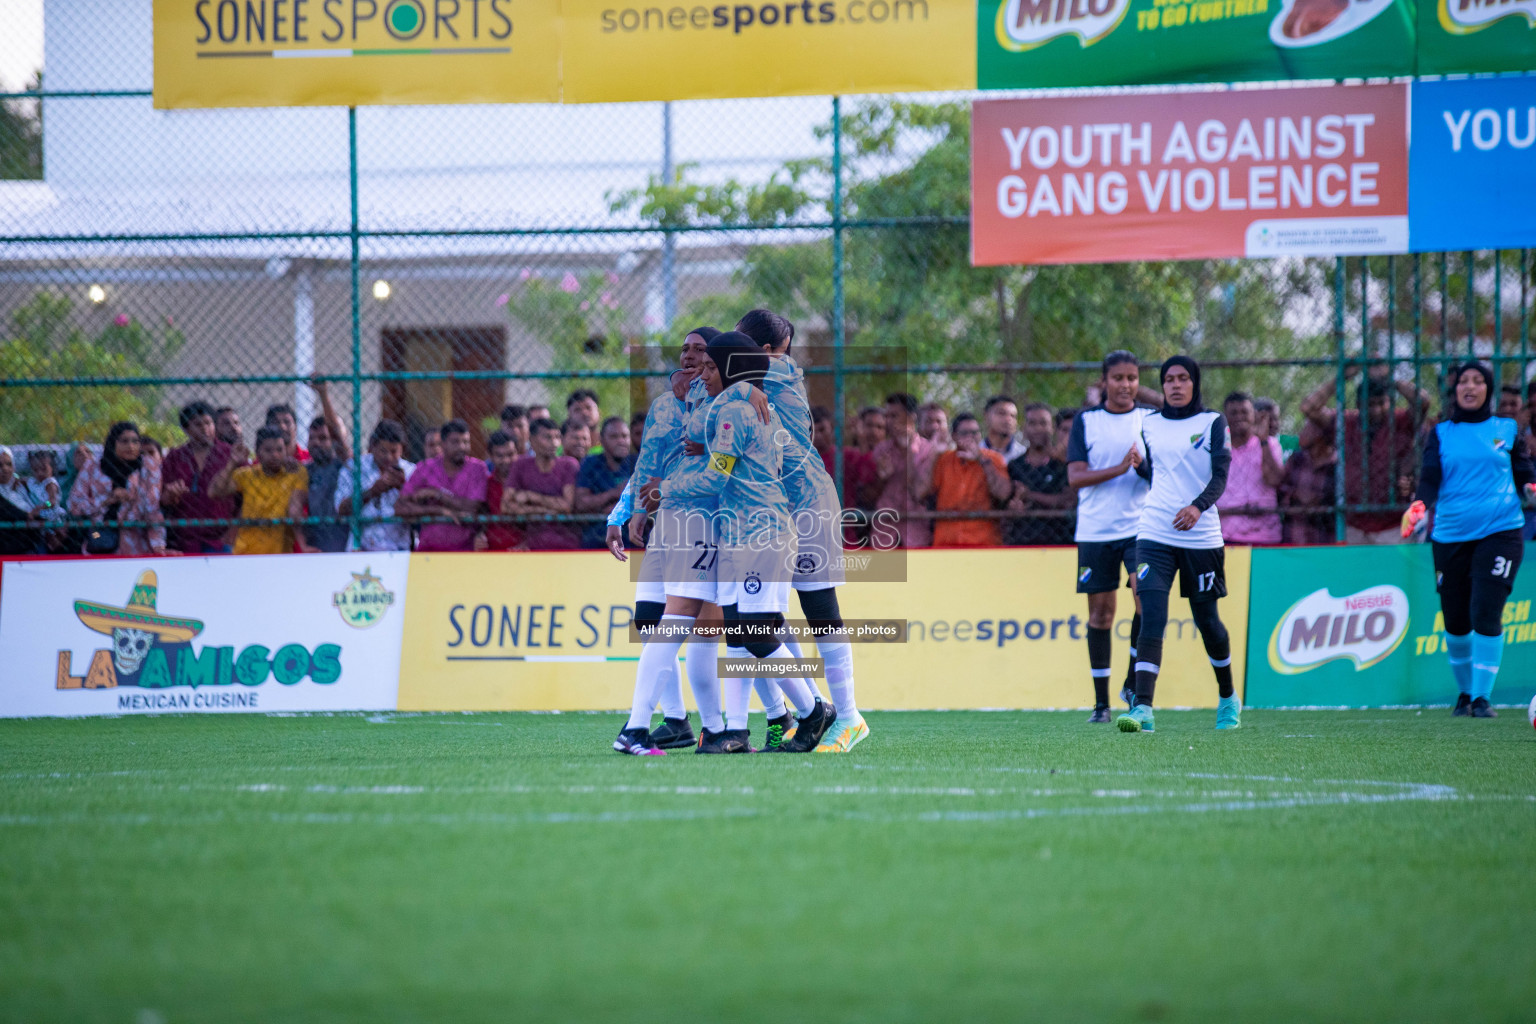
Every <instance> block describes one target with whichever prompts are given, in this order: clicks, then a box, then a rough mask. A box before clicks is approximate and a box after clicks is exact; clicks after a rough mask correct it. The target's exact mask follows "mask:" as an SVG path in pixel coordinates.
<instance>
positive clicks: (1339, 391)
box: [1333, 256, 1349, 543]
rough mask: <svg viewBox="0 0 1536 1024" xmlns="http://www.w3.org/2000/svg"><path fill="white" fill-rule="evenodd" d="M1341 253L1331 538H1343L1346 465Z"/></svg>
mask: <svg viewBox="0 0 1536 1024" xmlns="http://www.w3.org/2000/svg"><path fill="white" fill-rule="evenodd" d="M1345 270H1346V267H1345V263H1344V257H1342V256H1337V257H1335V258H1334V261H1333V346H1334V360H1335V361H1334V366H1333V375H1334V404H1335V406H1336V407H1337V415H1335V416H1334V419H1333V447H1334V451H1335V452H1337V455H1336V459H1337V462H1336V463H1335V465H1337V466H1338V470H1337V471H1336V472H1335V473H1334V474H1333V539H1334V540H1336V541H1339V542H1341V543H1342V542H1343V540H1344V474H1345V473H1347V472H1349V467H1348V466H1347V465H1345V463H1344V358H1345V357H1344V301H1345V293H1344V286H1345V285H1344V275H1345Z"/></svg>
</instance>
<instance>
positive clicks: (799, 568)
mask: <svg viewBox="0 0 1536 1024" xmlns="http://www.w3.org/2000/svg"><path fill="white" fill-rule="evenodd" d="M815 571H816V556H815V555H813V554H811V553H810V552H809V551H807V552H804V553H803V554H800V555H796V556H795V572H797V573H799V574H800V575H801V576H806V575H809V574H810V573H813V572H815Z"/></svg>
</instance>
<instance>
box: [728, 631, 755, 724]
mask: <svg viewBox="0 0 1536 1024" xmlns="http://www.w3.org/2000/svg"><path fill="white" fill-rule="evenodd" d="M725 656H726V657H727V658H730V659H731V660H732V661H735V660H737V659H741V660H746V659H747V658H750V657H752V655H750V654H748V653H747V649H746V648H745V647H727V648H726V649H725ZM720 685H721V687H722V688H723V689H724V690H725V727H726V728H727V729H745V728H746V727H747V701H748V700H750V699H751V697H752V680H751V679H722V680H720Z"/></svg>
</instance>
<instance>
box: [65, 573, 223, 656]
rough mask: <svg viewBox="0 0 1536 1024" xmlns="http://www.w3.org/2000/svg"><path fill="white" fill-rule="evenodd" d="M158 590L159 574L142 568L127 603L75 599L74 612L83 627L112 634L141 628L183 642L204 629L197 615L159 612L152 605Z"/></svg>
mask: <svg viewBox="0 0 1536 1024" xmlns="http://www.w3.org/2000/svg"><path fill="white" fill-rule="evenodd" d="M159 590H160V579H159V577H158V576H156V575H155V571H154V570H153V569H145V570H144V571H143V572H141V573H139V578H138V580H137V581H136V582H135V583H134V584H133V594H132V595H131V596H130V597H129V598H128V604H127V605H126V606H124V607H122V608H115V607H113V606H112V605H108V604H96V603H95V602H93V601H76V602H75V614H76V615H78V616H79V617H80V621H81V622H83V623H85V625H86V628H88V629H93V630H95V631H96V632H98V633H106V634H108V635H111V633H112V631H113V630H114V629H142V630H144V631H145V632H146V633H154V634H156V635H158V636H159V637H160V639H161V640H164V641H165V642H167V643H173V644H176V643H181V644H184V643H186V642H187V641H189V640H191V639H192V638H193V637H195V636H197V634H199V633H201V632H202V631H203V624H202V623H201V622H199V621H198V620H197V619H173V618H169V617H168V616H165V615H161V614H160V613H159V612H158V611H157V610H156V609H155V597H156V595H157V594H158V592H159Z"/></svg>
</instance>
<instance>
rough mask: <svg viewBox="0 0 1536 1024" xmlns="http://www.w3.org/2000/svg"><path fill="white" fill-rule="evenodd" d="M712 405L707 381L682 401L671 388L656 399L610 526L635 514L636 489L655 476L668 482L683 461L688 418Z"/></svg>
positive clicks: (698, 382)
mask: <svg viewBox="0 0 1536 1024" xmlns="http://www.w3.org/2000/svg"><path fill="white" fill-rule="evenodd" d="M708 404H709V391H708V390H707V389H705V387H704V381H703V380H702V379H700V378H698V377H695V378H694V380H693V383H692V384H690V385H689V386H688V393H687V394H686V395H685V396H684V398H683V400H682V401H681V402H679V401H678V400H677V396H676V395H674V394H672V389H671V388H670V387H668V388H667V390H665V391H663V392H662V393H661V394H660V395H657V396H656V400H655V401H653V402H652V403H651V407H650V409H649V410H647V411H646V414H645V435H644V436H643V437H642V438H641V439H640V454H639V456H638V457H637V458H636V459H635V468H634V472H632V473H631V474H630V477H629V484H628V486H626V487H625V488H624V491H623V493H621V494H620V495H619V500H618V502H617V504H615V505H614V506H613V509H612V510H611V511H610V512H609V513H608V525H609V526H619V525H622V524H623V523H627V522H629V518H630V516H632V515H634V508H635V490H636V489H637V488H639V487H641V486H643V485H644V484H645V482H646V481H647V480H649V479H650V478H651V477H653V476H654V477H656V478H658V479H660V480H665V479H666V478H667V477H668V476H670V475H671V473H672V471H673V470H674V469H676V468H677V466H678V464H679V463H680V462H682V459H683V438H684V436H685V435H686V432H687V425H688V417H689V416H690V415H691V414H692V412H693V410H694V409H695V408H697V407H698V406H700V405H708Z"/></svg>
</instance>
